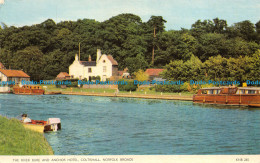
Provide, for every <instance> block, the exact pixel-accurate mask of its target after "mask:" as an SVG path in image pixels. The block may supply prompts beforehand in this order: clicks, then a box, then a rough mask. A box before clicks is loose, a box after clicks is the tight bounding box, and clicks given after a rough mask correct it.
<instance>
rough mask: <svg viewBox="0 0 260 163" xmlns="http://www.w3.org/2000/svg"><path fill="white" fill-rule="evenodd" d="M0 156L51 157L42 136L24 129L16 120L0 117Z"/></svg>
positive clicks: (51, 152) (47, 144) (50, 149)
mask: <svg viewBox="0 0 260 163" xmlns="http://www.w3.org/2000/svg"><path fill="white" fill-rule="evenodd" d="M0 124H1V128H0V155H53V154H54V152H53V150H52V148H51V146H50V145H49V143H48V142H47V140H46V139H45V137H44V136H43V134H41V133H38V132H35V131H31V130H29V129H25V128H24V127H23V125H22V124H21V122H19V121H18V120H17V119H7V118H5V117H2V116H0Z"/></svg>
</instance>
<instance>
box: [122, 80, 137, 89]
mask: <svg viewBox="0 0 260 163" xmlns="http://www.w3.org/2000/svg"><path fill="white" fill-rule="evenodd" d="M123 80H124V79H121V80H119V81H123ZM124 81H127V84H123V85H121V84H119V85H118V89H119V91H136V89H137V85H134V81H133V80H124Z"/></svg>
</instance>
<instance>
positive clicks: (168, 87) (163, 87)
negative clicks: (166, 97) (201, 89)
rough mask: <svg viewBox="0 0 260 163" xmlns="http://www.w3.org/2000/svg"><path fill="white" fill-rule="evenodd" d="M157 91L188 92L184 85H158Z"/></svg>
mask: <svg viewBox="0 0 260 163" xmlns="http://www.w3.org/2000/svg"><path fill="white" fill-rule="evenodd" d="M155 91H156V92H170V93H178V92H187V91H188V89H187V88H186V87H184V86H182V85H156V86H155Z"/></svg>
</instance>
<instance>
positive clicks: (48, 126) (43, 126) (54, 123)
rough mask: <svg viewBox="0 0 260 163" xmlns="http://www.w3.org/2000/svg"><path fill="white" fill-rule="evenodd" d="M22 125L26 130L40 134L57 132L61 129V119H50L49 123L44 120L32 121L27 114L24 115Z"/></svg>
mask: <svg viewBox="0 0 260 163" xmlns="http://www.w3.org/2000/svg"><path fill="white" fill-rule="evenodd" d="M22 117H23V119H22V121H21V122H22V123H23V126H24V127H25V128H28V129H30V130H33V131H37V132H40V133H43V132H48V131H57V130H60V129H61V121H60V118H49V119H48V120H47V121H44V120H31V119H30V118H28V117H27V114H23V115H22Z"/></svg>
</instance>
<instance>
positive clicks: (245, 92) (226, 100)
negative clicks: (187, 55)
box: [193, 86, 260, 107]
mask: <svg viewBox="0 0 260 163" xmlns="http://www.w3.org/2000/svg"><path fill="white" fill-rule="evenodd" d="M193 102H194V103H205V104H223V105H239V106H259V107H260V88H258V87H233V86H232V87H210V88H202V89H199V91H198V93H197V94H196V95H193Z"/></svg>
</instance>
